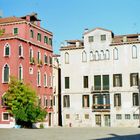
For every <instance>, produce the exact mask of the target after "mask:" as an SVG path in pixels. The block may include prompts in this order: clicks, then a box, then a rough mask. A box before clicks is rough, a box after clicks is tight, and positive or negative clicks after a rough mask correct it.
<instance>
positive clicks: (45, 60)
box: [44, 54, 48, 64]
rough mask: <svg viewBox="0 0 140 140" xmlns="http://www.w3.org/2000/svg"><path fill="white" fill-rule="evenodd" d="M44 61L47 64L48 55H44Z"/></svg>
mask: <svg viewBox="0 0 140 140" xmlns="http://www.w3.org/2000/svg"><path fill="white" fill-rule="evenodd" d="M44 63H45V64H48V57H47V55H46V54H45V55H44Z"/></svg>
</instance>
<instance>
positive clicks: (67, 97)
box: [63, 95, 70, 108]
mask: <svg viewBox="0 0 140 140" xmlns="http://www.w3.org/2000/svg"><path fill="white" fill-rule="evenodd" d="M63 107H64V108H69V107H70V95H63Z"/></svg>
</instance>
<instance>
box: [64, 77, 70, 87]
mask: <svg viewBox="0 0 140 140" xmlns="http://www.w3.org/2000/svg"><path fill="white" fill-rule="evenodd" d="M65 89H69V77H65Z"/></svg>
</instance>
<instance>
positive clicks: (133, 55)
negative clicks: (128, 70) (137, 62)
mask: <svg viewBox="0 0 140 140" xmlns="http://www.w3.org/2000/svg"><path fill="white" fill-rule="evenodd" d="M132 58H133V59H135V58H137V47H136V46H135V45H133V46H132Z"/></svg>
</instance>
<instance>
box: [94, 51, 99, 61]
mask: <svg viewBox="0 0 140 140" xmlns="http://www.w3.org/2000/svg"><path fill="white" fill-rule="evenodd" d="M95 60H99V53H98V51H95Z"/></svg>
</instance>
